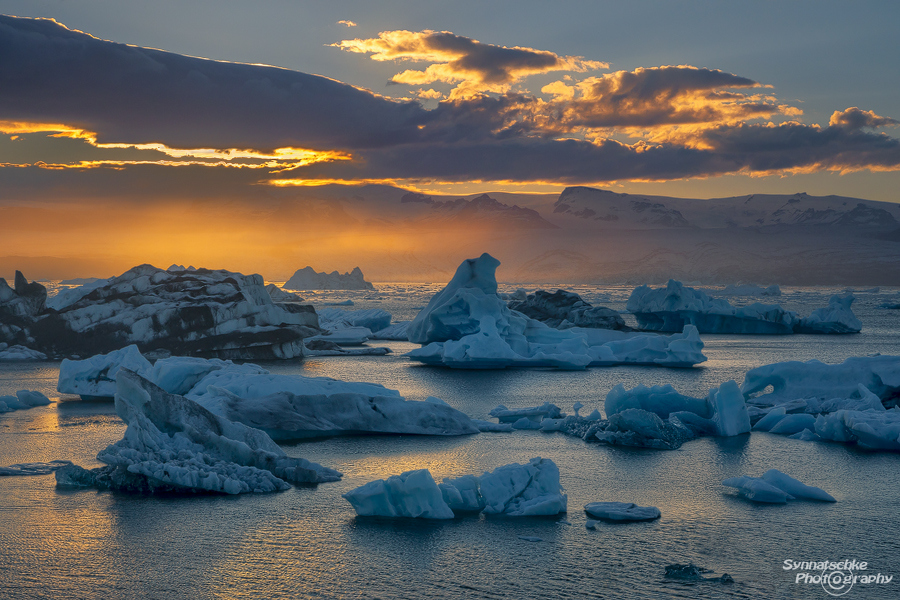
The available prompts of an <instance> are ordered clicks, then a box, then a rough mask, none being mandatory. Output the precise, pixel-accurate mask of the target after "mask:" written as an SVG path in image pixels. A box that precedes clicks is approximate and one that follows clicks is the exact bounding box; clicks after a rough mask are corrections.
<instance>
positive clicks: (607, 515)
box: [584, 502, 661, 521]
mask: <svg viewBox="0 0 900 600" xmlns="http://www.w3.org/2000/svg"><path fill="white" fill-rule="evenodd" d="M584 512H586V513H587V514H589V515H591V516H592V517H594V518H595V519H601V520H605V521H652V520H654V519H658V518H659V517H660V515H661V513H660V512H659V509H658V508H656V507H655V506H638V505H637V504H633V503H631V502H591V503H590V504H585V505H584Z"/></svg>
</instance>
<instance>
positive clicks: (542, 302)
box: [508, 290, 629, 330]
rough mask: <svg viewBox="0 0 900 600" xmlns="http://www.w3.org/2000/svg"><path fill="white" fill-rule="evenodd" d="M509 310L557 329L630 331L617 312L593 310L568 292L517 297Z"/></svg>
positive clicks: (595, 307) (597, 307)
mask: <svg viewBox="0 0 900 600" xmlns="http://www.w3.org/2000/svg"><path fill="white" fill-rule="evenodd" d="M508 306H509V308H511V309H512V310H516V311H519V312H520V313H522V314H523V315H525V316H526V317H529V318H532V319H536V320H538V321H541V322H542V323H545V324H546V325H549V326H550V327H555V328H557V329H568V328H570V327H597V328H601V329H620V330H629V328H628V326H626V325H625V321H624V319H622V316H621V315H620V314H619V313H618V312H616V311H614V310H612V309H610V308H605V307H602V306H591V304H590V303H589V302H585V301H584V300H582V299H581V296H579V295H578V294H576V293H574V292H569V291H566V290H556V291H555V292H553V293H550V292H548V291H545V290H537V291H536V292H534V293H533V294H528V295H527V296H526V297H525V298H524V299H520V298H519V297H514V298H513V299H511V300H510V301H509V304H508Z"/></svg>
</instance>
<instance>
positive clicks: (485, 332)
mask: <svg viewBox="0 0 900 600" xmlns="http://www.w3.org/2000/svg"><path fill="white" fill-rule="evenodd" d="M499 264H500V262H499V261H498V260H497V259H495V258H494V257H492V256H491V255H489V254H483V255H481V257H479V258H474V259H468V260H466V261H463V263H462V264H461V265H460V266H459V268H458V269H457V271H456V274H455V275H454V276H453V278H452V279H451V280H450V283H448V284H447V286H446V287H445V288H444V289H443V290H441V291H440V292H438V293H437V294H435V295H434V297H432V299H431V301H430V302H429V303H428V305H427V306H426V307H425V308H424V309H422V311H420V312H419V314H418V315H416V318H415V319H414V320H413V321H412V323H410V324H409V327H408V329H407V332H408V336H409V341H411V342H414V343H418V344H423V347H422V348H419V349H417V350H413V351H411V352H408V353H407V354H406V356H407V357H409V358H410V359H412V360H416V361H419V362H423V363H425V364H429V365H440V366H446V367H451V368H462V369H499V368H505V367H553V368H558V369H570V370H577V369H584V368H586V367H588V366H591V365H594V366H601V365H602V366H610V365H617V364H635V365H638V364H640V365H658V366H667V367H690V366H693V365H695V364H697V363H699V362H703V361H704V360H706V357H704V356H703V354H702V353H701V350H702V348H703V342H702V341H701V340H700V337H699V335H697V331H696V329H694V328H692V327H686V328H685V330H684V332H683V333H682V334H679V335H673V336H668V337H666V336H659V335H655V334H646V333H643V334H632V333H625V332H620V331H610V330H598V329H585V328H571V329H566V330H558V329H554V328H551V327H548V326H547V325H545V324H544V323H541V322H540V321H537V320H534V319H530V318H529V317H526V316H525V315H523V314H521V313H519V312H517V311H512V310H510V309H509V307H508V306H507V305H506V303H504V301H503V300H501V299H500V297H499V296H498V295H497V280H496V277H495V271H496V268H497V266H498V265H499Z"/></svg>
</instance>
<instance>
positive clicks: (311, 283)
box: [282, 267, 375, 290]
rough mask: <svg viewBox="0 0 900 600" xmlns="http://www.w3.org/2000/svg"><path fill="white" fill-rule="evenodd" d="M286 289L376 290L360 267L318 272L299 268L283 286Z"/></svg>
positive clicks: (310, 268) (308, 268) (309, 268)
mask: <svg viewBox="0 0 900 600" xmlns="http://www.w3.org/2000/svg"><path fill="white" fill-rule="evenodd" d="M282 287H283V288H284V289H286V290H374V289H375V286H373V285H372V284H371V283H369V282H368V281H366V279H365V277H364V276H363V273H362V271H360V270H359V267H354V268H353V270H352V271H350V272H349V273H343V274H341V273H338V272H337V271H332V272H331V273H324V272H323V273H317V272H316V270H315V269H313V268H312V267H304V268H302V269H299V270H297V271H296V272H295V273H294V274H293V275H292V276H291V278H290V279H288V280H287V281H286V282H285V284H284V285H283V286H282Z"/></svg>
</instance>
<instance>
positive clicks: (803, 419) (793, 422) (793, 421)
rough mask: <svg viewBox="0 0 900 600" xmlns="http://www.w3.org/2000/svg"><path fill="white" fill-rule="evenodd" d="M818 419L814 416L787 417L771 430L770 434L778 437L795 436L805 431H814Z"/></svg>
mask: <svg viewBox="0 0 900 600" xmlns="http://www.w3.org/2000/svg"><path fill="white" fill-rule="evenodd" d="M815 426H816V418H815V417H814V416H812V415H806V414H803V415H785V416H784V417H782V418H781V419H780V420H779V421H778V422H777V423H776V424H775V425H773V426H772V428H771V429H769V433H777V434H778V435H794V434H795V433H800V432H801V431H803V430H804V429H814V428H815Z"/></svg>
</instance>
